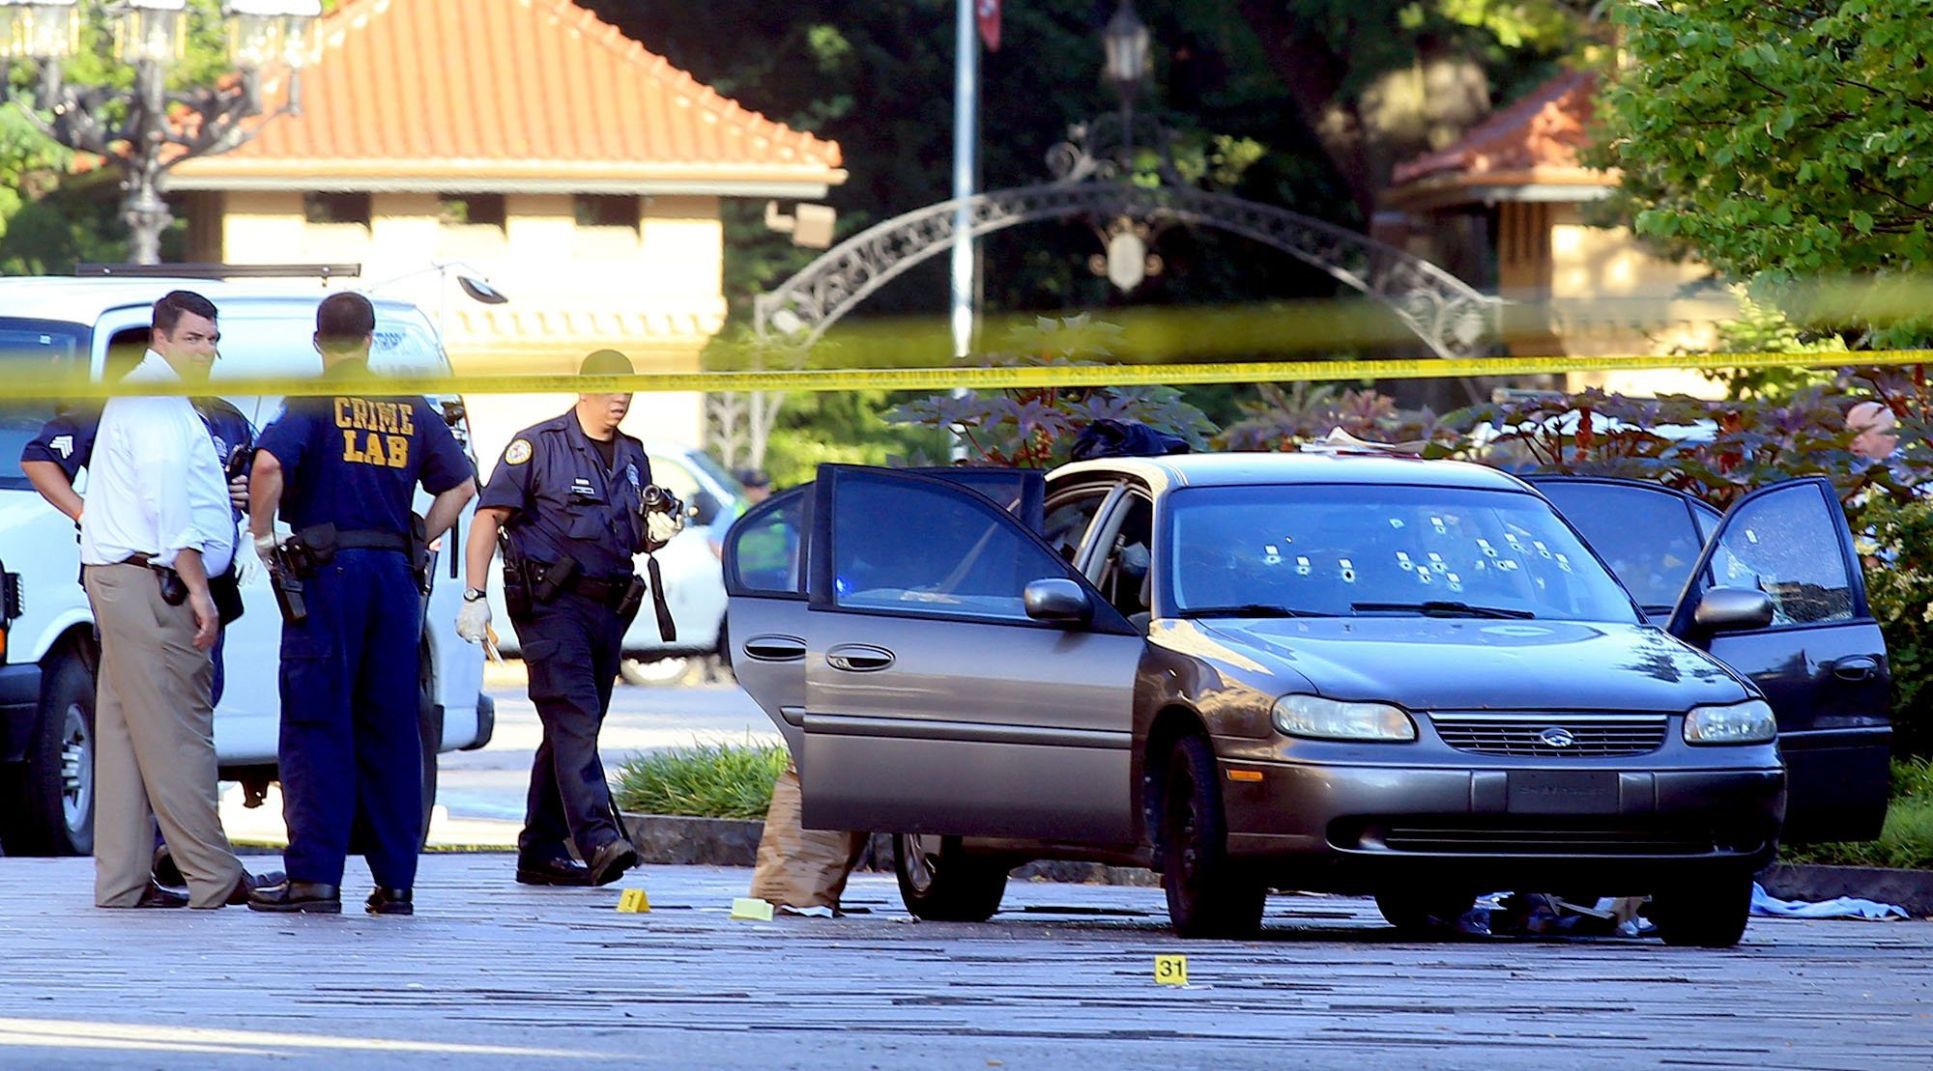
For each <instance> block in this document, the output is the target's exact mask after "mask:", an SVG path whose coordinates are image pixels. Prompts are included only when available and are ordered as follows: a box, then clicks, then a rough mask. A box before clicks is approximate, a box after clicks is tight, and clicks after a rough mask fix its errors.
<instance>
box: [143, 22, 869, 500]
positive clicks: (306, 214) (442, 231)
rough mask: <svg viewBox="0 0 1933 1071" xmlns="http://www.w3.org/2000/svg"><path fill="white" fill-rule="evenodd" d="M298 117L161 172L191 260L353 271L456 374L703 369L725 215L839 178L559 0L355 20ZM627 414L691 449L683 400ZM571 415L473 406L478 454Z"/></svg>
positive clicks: (312, 61)
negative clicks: (487, 288)
mask: <svg viewBox="0 0 1933 1071" xmlns="http://www.w3.org/2000/svg"><path fill="white" fill-rule="evenodd" d="M264 77H265V82H264V86H263V91H264V97H265V103H266V105H267V108H268V110H270V111H273V110H275V109H276V108H278V107H280V106H281V105H283V104H285V103H289V102H290V101H289V95H290V80H289V78H288V77H287V75H286V73H285V72H284V73H274V72H271V73H269V74H267V75H265V76H264ZM296 103H299V105H300V110H299V113H297V114H288V115H282V116H279V117H276V118H274V119H273V120H268V121H262V122H259V123H258V124H257V125H258V129H257V132H256V136H255V137H253V138H252V139H251V140H250V141H248V142H246V143H244V144H242V145H240V146H239V147H237V148H235V149H233V150H231V151H229V152H226V153H222V154H219V155H213V156H204V157H198V158H196V159H192V160H187V161H184V162H182V163H181V164H180V165H179V166H177V167H176V168H175V169H174V170H173V171H172V172H171V173H170V175H169V178H168V188H169V190H170V191H171V193H173V194H174V195H175V196H176V197H177V198H178V199H179V200H181V201H182V202H184V204H183V209H184V210H183V211H181V212H180V213H179V214H181V215H184V216H186V217H187V219H188V221H189V223H188V228H189V243H188V244H189V259H191V260H203V261H225V262H229V263H290V262H301V263H359V264H361V265H362V278H361V281H360V285H362V286H364V287H367V288H371V289H380V290H381V291H382V292H383V293H385V294H388V295H394V296H398V297H403V298H407V299H412V300H415V301H417V302H418V304H420V305H421V306H422V307H423V308H424V309H425V310H426V311H428V312H430V313H431V315H432V316H434V317H436V318H437V319H438V320H439V321H440V322H441V324H442V326H443V329H444V335H445V340H446V344H447V345H448V347H449V349H450V351H451V356H452V359H453V360H454V361H455V362H456V364H457V366H458V368H459V369H460V370H471V371H487V370H506V369H517V370H529V371H545V372H555V371H565V370H571V369H574V368H575V367H576V363H577V361H578V360H579V359H581V358H582V356H583V355H584V354H585V353H587V352H589V351H590V350H593V349H598V348H602V347H606V346H609V347H613V348H616V349H618V350H621V351H623V352H625V353H626V354H628V355H630V356H631V358H632V360H633V361H634V363H636V364H637V365H638V366H639V368H640V369H641V370H647V369H654V368H655V369H663V370H667V371H692V370H696V369H697V368H698V355H699V352H700V351H701V350H702V349H703V348H704V346H705V344H706V343H707V342H708V341H709V340H710V338H711V337H712V336H713V335H714V334H715V333H716V332H717V331H718V330H719V329H720V328H721V327H722V326H723V324H724V321H725V313H726V304H725V298H724V296H723V264H724V229H723V224H722V222H721V205H722V202H723V200H724V199H725V198H734V197H736V198H755V199H758V200H767V199H778V200H789V201H812V200H817V199H819V198H822V197H824V196H825V194H826V192H827V191H828V190H829V189H830V188H831V187H832V186H835V185H838V184H839V183H841V182H843V181H845V178H846V172H845V170H844V167H843V161H842V159H841V157H840V152H839V146H838V145H837V144H835V143H833V142H830V141H826V140H824V139H822V138H818V137H815V136H813V135H812V134H810V133H807V132H804V131H800V130H795V129H792V128H790V127H788V126H786V125H785V124H783V123H779V122H775V121H774V120H772V119H769V118H767V117H765V116H763V115H761V114H759V113H758V112H756V111H753V110H751V109H750V108H748V107H746V106H745V105H744V104H741V103H739V102H737V101H733V100H730V99H727V98H726V97H724V96H721V95H720V94H719V93H718V92H717V91H715V90H713V89H711V88H709V87H707V86H705V85H703V84H701V83H699V82H698V81H697V80H695V79H694V78H693V77H692V76H691V75H690V74H687V73H686V72H684V71H681V70H679V69H677V68H676V67H674V66H672V65H671V63H670V62H669V61H667V60H666V59H665V58H664V57H662V56H659V55H657V54H655V53H653V52H651V51H650V50H649V49H648V48H647V47H646V46H645V45H644V44H641V43H639V42H637V41H633V40H631V39H630V38H627V37H625V36H624V35H623V34H622V33H620V32H619V31H618V30H617V29H616V28H615V27H612V26H610V25H608V24H606V23H604V22H601V21H600V20H598V19H597V18H596V17H595V16H594V15H592V14H591V13H590V12H588V11H586V10H584V9H582V8H580V7H578V6H576V5H575V4H573V3H571V2H570V0H345V2H344V3H343V4H341V5H340V6H339V7H338V8H337V9H336V10H335V11H334V12H333V13H331V14H330V15H328V16H326V17H325V18H323V19H322V20H320V23H319V25H318V30H317V35H316V39H315V41H314V42H313V46H312V48H311V51H310V54H309V56H308V58H307V63H306V65H305V67H304V69H303V71H302V77H301V82H300V99H299V101H298V102H296ZM453 262H461V263H462V264H464V265H466V267H465V268H464V269H463V270H464V271H468V272H473V273H477V274H481V275H484V276H487V277H488V279H489V280H490V282H491V283H492V284H493V285H494V286H495V287H496V288H497V289H499V290H500V291H502V292H503V293H504V294H506V295H508V297H509V298H510V301H509V303H508V304H503V305H481V304H477V303H475V302H472V301H470V300H468V299H467V298H465V297H464V296H463V294H462V291H461V290H460V289H459V288H458V287H457V286H456V285H455V284H454V279H453V272H454V270H455V269H450V270H439V268H438V267H437V266H438V265H448V264H451V263H453ZM637 402H638V404H637V405H636V406H634V408H633V420H632V422H631V423H632V424H635V425H637V426H640V427H646V428H648V429H650V432H651V433H652V435H653V436H655V437H657V438H661V439H663V438H671V439H676V440H679V441H687V442H695V441H698V439H699V437H700V436H701V434H702V428H701V424H702V420H701V407H700V405H699V399H697V398H696V397H695V396H690V395H686V396H680V397H670V396H662V395H643V396H640V397H639V398H638V399H637ZM567 404H568V399H565V398H562V397H554V398H547V399H544V400H542V401H540V402H530V401H524V400H506V399H492V398H487V397H477V398H473V399H471V406H470V410H471V412H472V414H473V415H474V416H475V417H476V421H475V423H476V424H477V438H478V443H479V454H480V456H483V455H488V458H491V459H493V458H494V456H495V455H494V447H495V445H497V444H499V443H500V442H501V441H502V440H503V439H504V438H505V437H507V436H508V435H509V434H510V433H511V432H514V431H515V430H516V427H518V426H522V424H525V423H531V422H534V420H535V419H537V418H538V417H541V416H544V415H554V412H552V410H554V411H555V412H561V411H562V410H563V409H564V408H565V407H566V406H567ZM526 418H528V419H526ZM627 426H629V425H627ZM487 463H488V461H487V460H486V464H487Z"/></svg>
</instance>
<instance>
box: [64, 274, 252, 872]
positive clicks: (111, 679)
mask: <svg viewBox="0 0 1933 1071" xmlns="http://www.w3.org/2000/svg"><path fill="white" fill-rule="evenodd" d="M220 338H221V335H220V333H219V331H218V329H217V327H216V325H215V306H214V305H213V304H211V303H210V302H209V301H208V299H207V298H205V297H202V296H201V295H199V294H195V293H191V292H188V291H185V290H177V291H174V292H173V293H170V294H168V295H166V296H165V297H163V298H162V299H161V300H160V301H157V302H155V305H154V330H153V334H152V341H151V344H150V347H149V350H148V352H147V354H146V356H145V357H144V358H143V359H142V361H141V363H140V365H138V366H137V367H136V368H135V369H134V371H132V372H130V373H128V375H127V377H126V379H124V380H123V383H125V384H127V385H129V386H138V385H139V384H143V383H153V384H162V383H176V382H182V381H186V382H188V383H192V384H199V383H202V382H204V381H205V380H206V379H207V378H208V371H209V368H210V367H211V366H212V365H213V364H214V362H215V357H216V353H215V345H216V343H217V342H219V341H220ZM89 471H90V477H89V478H90V480H91V483H90V485H89V487H88V493H87V510H86V512H85V513H84V514H83V515H82V517H81V564H82V566H83V567H84V568H83V570H82V572H83V574H84V576H83V579H84V581H85V583H86V586H87V595H88V600H89V602H90V603H91V604H92V605H93V608H94V621H95V624H96V625H97V626H98V627H99V629H100V633H101V668H100V683H99V691H98V692H97V694H96V698H95V711H94V718H95V726H94V728H95V750H94V785H95V792H96V797H95V799H96V803H95V812H94V903H95V905H96V906H98V907H179V906H182V905H183V903H184V901H182V900H181V898H180V896H179V894H178V893H177V894H171V893H169V892H168V891H167V890H165V889H163V888H161V887H160V886H157V885H155V884H153V882H152V881H151V880H150V862H151V859H152V853H153V848H154V842H153V840H152V839H151V838H152V834H151V833H150V831H149V830H150V827H149V825H148V820H149V817H150V815H152V816H153V817H154V818H155V819H156V820H157V821H159V823H160V826H161V833H162V836H163V837H164V838H165V839H166V840H167V842H168V847H169V849H170V851H172V852H173V853H174V858H175V860H176V862H177V864H178V865H179V867H180V869H181V873H182V875H183V876H184V877H185V878H186V879H187V882H188V890H189V897H188V899H187V901H185V902H186V903H187V904H188V905H189V906H193V907H200V908H216V907H221V906H223V905H225V904H231V903H234V904H239V903H242V902H243V901H245V900H246V899H247V897H248V892H249V890H250V889H251V888H254V887H255V886H256V885H258V884H262V883H264V882H265V879H266V878H274V879H276V880H279V878H280V875H267V876H265V878H256V877H254V876H252V875H250V874H249V873H248V872H247V871H246V870H244V869H243V867H242V864H241V862H240V861H239V860H237V859H236V858H235V853H234V852H233V851H232V850H230V848H229V845H228V838H227V836H226V835H225V834H224V833H223V832H222V827H221V819H220V818H219V816H218V815H217V812H216V785H217V775H216V762H215V740H214V709H213V706H212V703H211V702H210V699H211V696H210V685H211V683H212V681H213V674H214V665H213V663H212V662H211V661H210V660H209V654H208V651H209V648H210V647H211V646H213V644H214V642H215V631H216V628H217V626H218V624H219V620H218V617H217V613H216V609H215V602H214V599H213V597H212V595H211V594H210V592H209V577H211V576H220V575H222V574H223V573H225V572H227V571H228V567H229V564H230V563H231V562H232V561H233V559H234V554H235V545H236V542H237V540H236V528H235V519H234V515H233V514H232V513H230V512H229V501H228V481H227V478H226V476H225V475H224V473H223V471H222V459H220V458H218V457H216V455H215V447H214V444H213V442H212V441H211V440H210V439H209V437H208V432H207V429H206V427H205V426H204V425H203V423H202V419H201V417H200V416H199V415H198V414H197V413H196V412H195V409H194V405H193V403H192V402H190V401H189V400H188V399H187V398H185V397H179V396H174V397H168V396H141V397H123V398H115V399H113V400H111V401H109V402H108V403H107V406H106V408H105V409H103V411H102V413H101V424H100V431H99V434H98V437H97V439H96V441H95V444H94V455H93V459H92V461H91V463H90V466H89Z"/></svg>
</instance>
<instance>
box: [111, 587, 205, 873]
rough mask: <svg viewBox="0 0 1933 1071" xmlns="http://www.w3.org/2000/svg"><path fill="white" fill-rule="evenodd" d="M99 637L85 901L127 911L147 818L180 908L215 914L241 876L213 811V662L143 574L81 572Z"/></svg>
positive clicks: (186, 620) (190, 615)
mask: <svg viewBox="0 0 1933 1071" xmlns="http://www.w3.org/2000/svg"><path fill="white" fill-rule="evenodd" d="M86 583H87V597H88V601H89V602H91V603H92V604H93V607H94V622H95V624H96V625H98V626H99V627H100V630H101V674H100V684H99V689H98V691H97V692H96V693H95V699H94V903H95V905H96V906H97V907H133V906H134V903H135V901H136V900H139V899H140V898H141V893H142V890H144V889H146V888H147V885H148V879H149V876H150V873H151V867H152V864H153V858H154V839H153V837H154V834H153V833H152V832H151V827H150V826H149V824H148V822H149V819H150V817H152V818H154V819H157V820H159V821H160V823H161V835H162V837H163V838H165V839H166V840H167V842H168V848H169V850H170V851H172V852H173V853H174V857H175V862H176V864H177V865H178V866H180V867H181V874H182V876H183V877H185V878H186V879H188V892H189V896H190V900H189V906H191V907H220V906H222V905H223V904H224V903H226V902H227V899H228V894H229V892H230V891H232V890H233V889H234V888H235V883H236V881H238V880H239V879H240V878H241V875H242V864H241V861H240V860H238V859H236V858H235V853H234V852H233V851H231V850H230V849H229V846H228V837H227V835H226V834H224V833H223V832H222V827H221V818H220V817H219V815H218V814H217V812H216V786H217V776H216V765H215V712H214V708H213V705H212V703H211V702H210V699H211V695H210V692H211V687H212V685H213V684H214V672H215V670H214V663H213V662H211V661H210V660H209V657H208V652H207V651H202V650H197V649H196V648H195V642H194V641H195V615H194V612H193V611H191V610H190V609H189V608H188V605H187V603H183V604H181V605H180V606H169V605H168V604H167V603H166V602H164V601H162V599H161V585H160V584H159V583H157V582H156V580H155V575H154V573H153V571H152V570H150V569H148V568H147V567H145V566H140V565H90V566H88V567H87V569H86Z"/></svg>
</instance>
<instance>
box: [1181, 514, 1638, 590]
mask: <svg viewBox="0 0 1933 1071" xmlns="http://www.w3.org/2000/svg"><path fill="white" fill-rule="evenodd" d="M1166 558H1167V562H1168V570H1167V573H1168V575H1167V578H1166V581H1167V582H1166V587H1167V590H1168V594H1169V599H1170V602H1171V605H1173V606H1174V608H1175V609H1176V611H1177V612H1179V613H1180V614H1181V615H1182V616H1190V615H1194V616H1216V615H1225V616H1231V617H1233V616H1241V617H1259V616H1294V617H1306V616H1387V615H1399V616H1429V617H1476V618H1530V617H1535V618H1551V619H1557V620H1566V621H1615V622H1621V623H1626V622H1635V621H1637V619H1638V617H1637V612H1636V610H1635V609H1634V608H1633V606H1632V604H1631V600H1630V598H1629V597H1628V596H1627V595H1626V594H1625V593H1624V590H1623V589H1622V588H1620V587H1619V586H1618V584H1617V581H1615V580H1613V579H1612V578H1611V576H1610V574H1609V573H1607V572H1605V570H1604V567H1603V566H1602V565H1600V564H1599V563H1598V561H1597V559H1596V558H1595V557H1593V556H1592V555H1591V553H1590V551H1588V550H1586V549H1585V548H1584V545H1583V544H1582V543H1581V542H1580V541H1579V540H1578V538H1577V536H1576V535H1575V534H1573V533H1572V531H1571V530H1570V529H1569V528H1568V527H1566V526H1565V525H1564V522H1563V521H1561V520H1559V519H1558V517H1557V515H1556V514H1555V513H1554V512H1553V511H1552V510H1551V507H1550V505H1549V504H1548V503H1546V502H1545V501H1543V500H1542V499H1540V498H1538V497H1536V496H1535V495H1530V494H1523V493H1517V492H1511V491H1486V490H1478V489H1470V488H1455V487H1411V486H1387V485H1377V486H1368V485H1350V484H1343V485H1303V486H1274V487H1266V486H1265V487H1198V488H1188V489H1184V490H1180V491H1177V492H1175V493H1174V494H1173V495H1171V496H1170V497H1169V504H1168V510H1167V549H1166ZM1271 608H1272V611H1273V613H1272V614H1271V613H1270V612H1268V611H1270V609H1271Z"/></svg>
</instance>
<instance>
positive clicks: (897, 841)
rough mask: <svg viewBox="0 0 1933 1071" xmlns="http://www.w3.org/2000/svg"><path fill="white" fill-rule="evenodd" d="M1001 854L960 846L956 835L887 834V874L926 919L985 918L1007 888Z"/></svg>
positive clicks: (917, 915)
mask: <svg viewBox="0 0 1933 1071" xmlns="http://www.w3.org/2000/svg"><path fill="white" fill-rule="evenodd" d="M1011 869H1012V868H1011V867H1009V866H1008V865H1007V864H1006V863H1005V862H1004V861H1003V860H1000V859H989V858H986V857H984V856H972V855H968V854H966V853H965V852H963V851H961V850H960V838H958V837H936V836H932V835H928V834H918V833H895V834H893V874H894V875H895V876H896V877H898V878H899V898H900V899H901V900H903V901H904V902H905V903H906V910H908V911H910V912H912V913H913V915H914V917H915V918H922V919H926V920H927V921H929V922H985V921H987V920H988V919H990V918H992V917H993V913H994V912H996V911H998V910H1000V900H1001V898H1002V897H1004V896H1006V894H1007V871H1009V870H1011Z"/></svg>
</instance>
